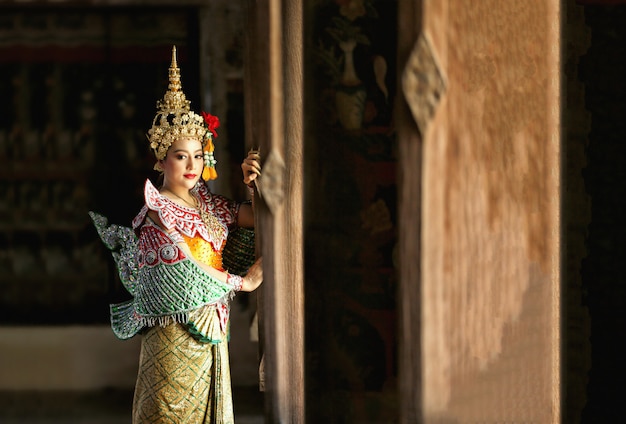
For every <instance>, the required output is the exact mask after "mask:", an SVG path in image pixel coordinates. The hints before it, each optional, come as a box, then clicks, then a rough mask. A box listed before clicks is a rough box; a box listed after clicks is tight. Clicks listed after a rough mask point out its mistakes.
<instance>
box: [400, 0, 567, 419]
mask: <svg viewBox="0 0 626 424" xmlns="http://www.w3.org/2000/svg"><path fill="white" fill-rule="evenodd" d="M416 7H419V8H420V9H421V11H420V10H416ZM399 14H400V23H401V28H404V29H403V31H405V32H404V34H411V33H412V34H415V32H416V30H417V34H416V37H415V39H414V40H413V46H412V49H411V51H410V53H408V54H406V47H407V43H408V39H407V38H406V37H407V36H408V35H403V36H401V38H400V39H401V43H400V46H399V47H400V49H399V53H400V60H404V63H403V64H401V66H402V70H401V79H402V97H403V98H404V101H405V102H406V103H405V104H406V106H407V107H408V109H409V110H410V111H411V116H412V117H413V120H414V123H413V124H410V123H408V122H406V121H401V123H400V124H399V125H401V126H402V127H401V128H399V135H400V139H399V143H400V147H399V148H400V151H401V152H403V155H401V157H402V159H401V160H402V163H401V168H402V178H401V187H400V193H401V200H400V206H401V207H400V214H401V215H400V219H401V223H400V227H401V228H403V231H401V237H402V238H401V245H402V247H403V251H402V253H401V264H402V265H401V266H402V272H401V278H402V282H401V293H400V299H402V303H401V308H402V319H403V323H402V329H403V333H402V334H403V338H404V339H405V341H404V342H403V343H404V344H403V347H402V349H401V354H402V357H401V366H402V368H401V370H400V376H401V384H402V385H401V387H400V389H401V390H403V389H404V388H407V389H408V392H407V393H406V394H402V397H401V421H402V422H424V423H431V422H432V423H438V422H455V423H474V422H481V423H502V422H536V423H558V422H560V419H561V412H560V408H561V406H560V402H561V400H560V399H561V393H560V390H561V386H560V367H561V364H560V357H561V355H560V337H561V332H560V331H561V321H560V320H561V317H560V261H561V245H560V243H561V227H560V220H561V216H560V207H561V205H560V184H561V162H560V137H561V135H560V119H561V118H560V24H559V22H560V2H559V1H558V0H549V1H545V0H528V1H524V2H520V1H516V0H484V1H480V2H474V3H472V5H471V7H470V6H469V5H468V4H467V2H465V1H463V0H424V1H422V2H417V3H416V2H409V1H401V2H400V11H399ZM411 19H413V20H414V21H413V26H411ZM400 34H401V35H402V34H403V32H402V31H401V32H400ZM400 116H402V115H400ZM411 125H416V127H417V128H415V129H413V128H412V126H411ZM418 134H419V135H420V136H421V145H420V139H419V138H418ZM416 160H417V161H418V162H417V163H415V162H414V161H416ZM415 196H418V197H419V198H418V199H415ZM412 214H416V215H417V216H418V217H419V224H417V223H415V218H414V217H413V216H411V215H412ZM413 237H419V242H417V241H415V240H413V239H412V238H413ZM416 263H417V264H416ZM417 317H419V319H417ZM418 334H419V336H418ZM407 338H408V339H409V340H413V339H414V341H407V340H406V339H407ZM417 364H419V365H417ZM416 367H417V369H416ZM414 379H417V380H418V381H417V382H415V381H414ZM418 385H419V386H418ZM416 397H418V398H419V402H417V404H418V406H411V405H410V402H412V401H415V398H416Z"/></svg>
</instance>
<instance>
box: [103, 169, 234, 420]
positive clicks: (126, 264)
mask: <svg viewBox="0 0 626 424" xmlns="http://www.w3.org/2000/svg"><path fill="white" fill-rule="evenodd" d="M191 194H192V195H193V196H194V197H195V198H196V199H197V200H198V202H199V209H195V208H187V207H183V206H180V205H178V204H177V203H175V202H173V201H172V200H170V199H169V198H167V197H165V196H163V195H161V194H160V193H159V191H158V190H157V189H156V188H155V187H154V186H153V185H152V183H150V181H149V180H148V181H147V182H146V184H145V190H144V196H145V202H146V203H145V205H144V207H143V208H142V209H141V211H140V212H139V214H138V215H137V216H136V217H135V219H134V220H133V223H132V229H131V228H127V227H122V226H117V225H108V224H107V221H106V218H104V217H102V216H100V215H97V214H94V213H91V216H92V219H93V220H94V223H95V225H96V228H97V229H98V232H99V234H100V236H101V238H102V240H103V241H104V243H105V244H106V245H107V247H108V248H109V249H111V250H112V251H113V256H114V259H115V261H116V264H117V266H118V269H119V273H120V278H121V280H122V283H123V284H124V286H125V287H126V288H127V290H128V291H129V292H130V294H131V295H132V296H133V298H132V299H131V300H129V301H127V302H124V303H120V304H114V305H111V324H112V328H113V331H114V333H115V334H116V335H117V336H118V337H119V338H121V339H128V338H130V337H133V336H134V335H136V334H138V333H142V335H143V336H142V342H141V354H140V363H139V372H138V376H137V384H136V387H135V395H134V401H133V423H150V424H155V423H232V422H234V414H233V405H232V393H231V382H230V368H229V360H228V359H229V358H228V340H227V334H228V315H229V301H230V300H231V298H232V297H233V296H234V293H235V291H236V290H239V289H240V288H241V286H240V282H241V279H239V280H237V279H236V278H233V279H232V280H231V279H230V278H229V279H228V281H227V282H222V281H219V280H217V279H215V278H213V277H211V276H210V275H209V274H208V273H206V272H205V271H204V270H203V269H202V268H201V267H200V266H199V264H198V263H197V262H202V263H204V264H207V265H210V266H212V267H213V268H216V269H219V270H222V250H223V248H224V245H225V242H226V238H227V236H228V232H229V228H230V229H233V228H234V227H235V226H236V223H237V216H238V212H239V206H240V204H239V203H237V202H233V201H230V200H228V199H226V198H224V197H222V196H218V195H215V194H213V193H211V192H210V191H209V189H208V188H207V186H206V184H205V183H204V182H202V181H200V182H199V183H198V184H197V185H196V186H195V187H194V188H193V189H192V190H191ZM148 211H154V212H156V213H157V214H158V216H159V219H160V220H161V223H162V224H163V226H164V227H165V230H164V229H163V228H161V227H160V226H158V225H156V224H155V223H154V222H153V221H152V220H151V219H150V217H149V216H148ZM182 242H184V243H186V244H187V246H189V249H190V251H191V253H192V256H193V257H192V258H189V257H187V255H186V254H185V253H184V252H183V250H181V248H180V247H179V245H178V243H182ZM232 281H234V282H235V284H234V285H233V284H231V282H232ZM237 281H238V282H239V284H237Z"/></svg>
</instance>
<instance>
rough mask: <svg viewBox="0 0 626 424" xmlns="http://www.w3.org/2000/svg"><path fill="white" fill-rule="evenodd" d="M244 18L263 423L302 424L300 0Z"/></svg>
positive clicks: (271, 3) (255, 8)
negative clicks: (258, 165) (255, 161)
mask: <svg viewBox="0 0 626 424" xmlns="http://www.w3.org/2000/svg"><path fill="white" fill-rule="evenodd" d="M248 13H249V18H250V20H251V25H250V26H249V33H248V40H247V43H248V47H247V52H248V57H247V60H248V64H247V66H246V69H247V70H248V72H247V75H246V97H247V98H248V99H247V104H248V106H247V118H246V123H247V129H248V134H249V135H248V138H247V142H248V144H249V145H250V146H251V147H260V150H261V156H262V161H263V171H262V177H261V178H260V180H259V189H260V192H257V195H256V197H255V214H256V218H257V222H258V225H257V228H258V234H259V240H260V252H261V254H262V256H263V272H264V283H263V286H262V292H261V296H260V297H261V299H262V302H261V307H260V317H259V318H260V322H261V327H260V328H261V332H262V334H261V343H262V345H263V349H262V351H263V352H262V353H263V360H264V370H265V373H264V374H265V375H264V377H265V381H264V383H265V384H264V386H265V393H266V408H265V409H266V421H267V422H272V423H303V422H304V298H303V229H302V224H303V219H302V196H303V194H302V168H303V164H302V149H303V145H302V142H303V110H302V109H303V107H302V92H303V89H302V3H301V1H299V0H298V1H281V0H266V1H257V2H251V4H250V8H249V10H248Z"/></svg>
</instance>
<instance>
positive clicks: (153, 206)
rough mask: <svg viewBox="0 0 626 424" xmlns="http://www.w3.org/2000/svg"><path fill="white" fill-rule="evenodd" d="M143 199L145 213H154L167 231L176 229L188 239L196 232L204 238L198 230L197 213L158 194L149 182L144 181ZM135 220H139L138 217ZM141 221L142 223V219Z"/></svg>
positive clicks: (199, 229) (198, 219) (199, 219)
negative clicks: (149, 211) (151, 211)
mask: <svg viewBox="0 0 626 424" xmlns="http://www.w3.org/2000/svg"><path fill="white" fill-rule="evenodd" d="M144 198H145V201H146V213H147V211H148V210H153V211H156V212H157V213H158V214H159V219H160V220H161V222H162V223H163V225H164V226H165V228H167V229H168V230H172V229H176V230H178V231H179V232H181V233H182V234H184V235H186V236H189V237H193V236H194V235H195V233H196V232H198V233H200V235H202V236H203V237H204V234H202V229H201V228H200V227H201V226H202V218H201V217H200V214H199V213H198V211H197V210H195V209H191V208H185V207H182V206H180V205H178V204H176V203H174V202H172V201H171V200H170V199H168V198H167V197H165V196H163V195H162V194H161V193H159V190H157V188H156V187H155V186H154V185H153V184H152V182H150V180H146V185H145V188H144ZM140 215H141V213H140ZM144 215H145V214H144ZM137 218H139V215H138V216H137ZM144 218H145V216H144ZM141 220H142V221H143V219H141Z"/></svg>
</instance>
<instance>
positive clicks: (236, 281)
mask: <svg viewBox="0 0 626 424" xmlns="http://www.w3.org/2000/svg"><path fill="white" fill-rule="evenodd" d="M226 282H227V283H228V284H230V285H232V286H233V289H234V290H235V291H240V290H241V288H242V287H243V277H241V276H239V275H235V274H230V273H229V274H228V275H227V277H226Z"/></svg>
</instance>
